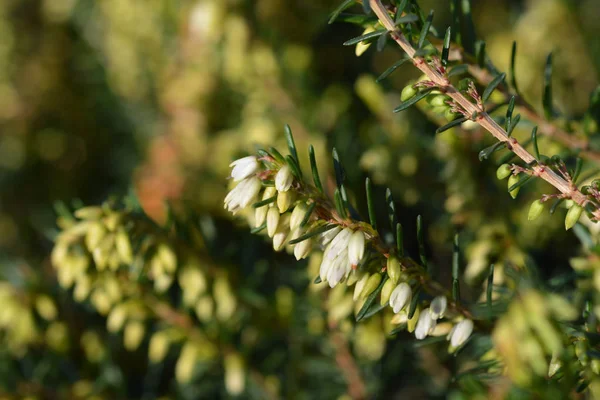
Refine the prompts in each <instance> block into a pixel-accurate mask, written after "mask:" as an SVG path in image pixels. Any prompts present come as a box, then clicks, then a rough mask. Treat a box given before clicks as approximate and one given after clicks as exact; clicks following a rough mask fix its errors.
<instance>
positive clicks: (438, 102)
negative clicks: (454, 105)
mask: <svg viewBox="0 0 600 400" xmlns="http://www.w3.org/2000/svg"><path fill="white" fill-rule="evenodd" d="M429 104H431V105H432V106H433V107H444V108H446V107H447V106H448V105H447V104H446V96H444V95H443V94H439V95H437V96H435V97H433V98H432V99H431V101H430V102H429Z"/></svg>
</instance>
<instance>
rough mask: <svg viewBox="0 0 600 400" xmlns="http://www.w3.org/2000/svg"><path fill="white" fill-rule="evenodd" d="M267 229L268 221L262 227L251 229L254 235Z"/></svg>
mask: <svg viewBox="0 0 600 400" xmlns="http://www.w3.org/2000/svg"><path fill="white" fill-rule="evenodd" d="M266 227H267V221H265V222H263V224H262V225H261V226H258V227H256V228H252V229H250V233H252V234H254V233H258V232H260V231H262V230H263V229H265V228H266Z"/></svg>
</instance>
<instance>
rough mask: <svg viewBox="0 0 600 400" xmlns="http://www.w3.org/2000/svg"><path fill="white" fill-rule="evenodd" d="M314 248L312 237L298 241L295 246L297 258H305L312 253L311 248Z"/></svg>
mask: <svg viewBox="0 0 600 400" xmlns="http://www.w3.org/2000/svg"><path fill="white" fill-rule="evenodd" d="M311 248H312V240H311V239H306V240H303V241H301V242H300V243H297V244H296V245H295V246H294V257H296V260H302V259H303V258H306V257H308V255H309V254H310V250H311Z"/></svg>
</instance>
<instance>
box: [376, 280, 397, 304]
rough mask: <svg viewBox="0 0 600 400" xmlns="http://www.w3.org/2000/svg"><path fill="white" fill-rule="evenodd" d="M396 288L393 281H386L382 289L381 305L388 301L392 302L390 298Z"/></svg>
mask: <svg viewBox="0 0 600 400" xmlns="http://www.w3.org/2000/svg"><path fill="white" fill-rule="evenodd" d="M395 288H396V285H395V284H394V282H392V280H391V279H388V280H387V281H385V283H384V284H383V287H382V288H381V298H380V299H379V304H381V305H384V304H386V303H387V302H388V301H390V296H391V295H392V292H393V291H394V289H395Z"/></svg>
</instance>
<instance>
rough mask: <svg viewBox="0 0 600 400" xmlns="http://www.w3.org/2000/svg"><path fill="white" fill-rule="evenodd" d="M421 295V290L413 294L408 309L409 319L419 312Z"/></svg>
mask: <svg viewBox="0 0 600 400" xmlns="http://www.w3.org/2000/svg"><path fill="white" fill-rule="evenodd" d="M420 294H421V288H418V289H417V290H415V292H414V293H413V297H412V300H411V301H410V307H409V308H408V319H412V317H414V315H415V311H417V304H418V303H419V295H420Z"/></svg>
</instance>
